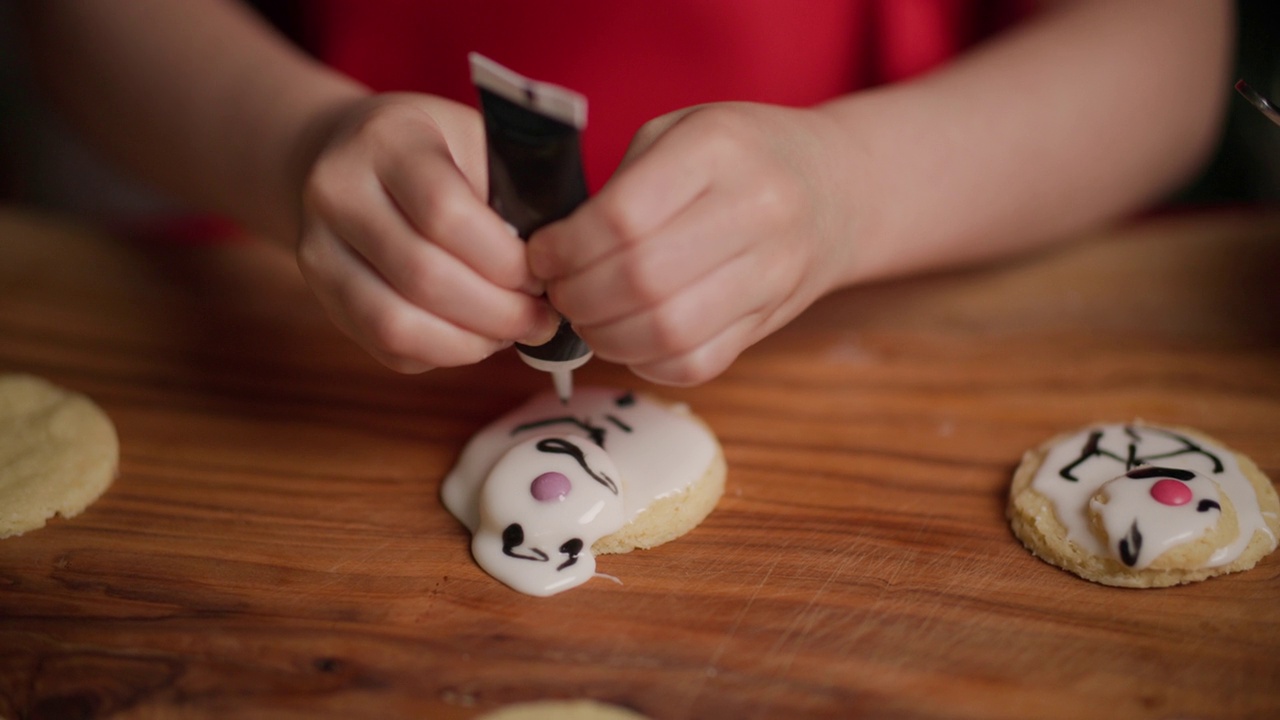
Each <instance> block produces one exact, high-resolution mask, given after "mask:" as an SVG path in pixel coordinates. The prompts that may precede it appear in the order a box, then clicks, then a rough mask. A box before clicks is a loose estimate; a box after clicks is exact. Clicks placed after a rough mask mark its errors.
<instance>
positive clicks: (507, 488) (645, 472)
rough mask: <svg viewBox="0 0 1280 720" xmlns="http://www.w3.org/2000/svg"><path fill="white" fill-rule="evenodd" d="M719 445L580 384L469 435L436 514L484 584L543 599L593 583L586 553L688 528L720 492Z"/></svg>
mask: <svg viewBox="0 0 1280 720" xmlns="http://www.w3.org/2000/svg"><path fill="white" fill-rule="evenodd" d="M724 477H725V464H724V455H723V453H722V452H721V449H720V444H719V443H718V442H717V441H716V438H715V436H714V435H713V434H712V433H711V431H710V429H708V428H707V426H706V425H704V424H703V423H702V422H701V421H700V420H698V419H697V418H696V417H695V416H694V415H693V414H692V413H691V412H690V411H689V410H688V409H687V408H686V407H684V406H682V405H669V404H665V403H662V402H659V401H657V400H655V399H653V398H650V397H648V396H644V395H637V394H634V393H630V392H627V391H624V390H616V389H611V388H600V387H588V388H581V389H579V390H577V391H575V392H574V394H573V398H572V399H571V400H570V401H569V403H568V404H562V403H561V402H560V400H559V398H557V397H556V396H555V395H554V394H553V393H550V392H548V393H545V394H542V395H538V396H535V397H534V398H533V399H531V400H530V401H529V402H528V403H526V404H525V405H524V406H522V407H520V408H517V409H516V410H514V411H512V412H511V413H508V414H507V415H505V416H503V417H502V418H500V419H498V420H497V421H496V422H494V423H493V424H491V425H489V426H488V427H486V428H484V429H483V430H481V431H480V432H479V433H478V434H477V435H476V436H475V437H474V438H472V439H471V441H470V442H469V443H468V444H467V446H466V448H464V449H463V452H462V455H461V457H460V458H459V460H458V463H457V465H456V466H455V467H454V469H453V470H452V471H451V472H450V473H449V475H448V476H447V477H446V478H445V480H444V484H443V486H442V488H441V497H442V499H443V501H444V504H445V506H446V507H447V508H448V509H449V511H450V512H451V513H453V515H454V516H455V517H457V518H458V520H459V521H461V522H462V524H463V525H465V526H466V527H467V529H468V530H470V531H471V533H472V545H471V548H472V555H473V557H474V558H475V560H476V562H477V563H478V564H479V565H480V566H481V567H482V568H484V569H485V571H486V572H488V573H489V574H490V575H492V576H493V577H495V578H497V579H498V580H500V581H502V582H503V583H506V584H507V585H509V586H511V587H512V588H514V589H516V590H519V591H520V592H524V593H527V594H530V595H542V596H545V595H552V594H555V593H558V592H563V591H564V590H568V589H570V588H572V587H576V586H577V585H580V584H582V583H584V582H586V581H587V580H590V579H591V578H592V577H593V576H594V575H595V567H596V565H595V555H598V554H608V553H625V552H629V551H631V550H633V549H636V548H651V547H655V546H657V545H661V544H662V543H665V542H668V541H670V540H673V539H675V538H677V537H679V536H681V535H683V534H685V533H686V532H688V531H689V530H692V529H693V528H694V527H696V526H697V525H698V524H699V523H701V522H702V520H703V519H704V518H706V516H707V515H708V514H709V513H710V512H711V510H712V509H713V508H714V507H715V504H716V502H717V501H718V500H719V499H720V496H721V495H722V494H723V492H724Z"/></svg>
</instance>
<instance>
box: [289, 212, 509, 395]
mask: <svg viewBox="0 0 1280 720" xmlns="http://www.w3.org/2000/svg"><path fill="white" fill-rule="evenodd" d="M298 261H299V267H300V268H301V270H302V272H303V275H304V277H306V279H307V282H308V284H309V285H310V286H311V288H312V290H313V292H314V293H315V295H316V297H317V299H318V300H319V302H320V304H321V307H323V308H324V310H325V312H326V313H327V314H328V315H329V317H330V319H331V320H332V321H333V322H334V324H335V325H337V326H338V327H339V328H340V329H341V330H342V331H343V332H345V333H346V334H347V335H348V336H349V337H351V338H352V339H353V340H355V341H356V343H357V344H359V345H360V346H361V347H363V348H364V349H365V350H366V351H368V352H369V353H370V354H371V355H373V356H374V357H375V358H377V359H378V360H379V361H380V362H382V363H383V364H385V365H387V366H388V367H390V368H392V369H394V370H398V371H400V372H421V371H423V370H427V369H430V368H432V367H453V366H458V365H466V364H470V363H474V362H478V361H480V360H482V359H484V358H485V357H488V356H489V355H491V354H492V353H494V352H496V351H497V350H499V349H501V348H502V347H504V346H505V345H506V344H507V343H505V342H502V341H498V340H492V339H489V338H486V337H484V336H481V335H478V334H476V333H473V332H469V331H467V330H464V329H462V328H459V327H457V326H455V325H453V324H451V323H449V322H447V321H445V320H443V319H441V318H439V317H435V316H432V315H430V314H428V313H425V312H423V311H422V310H420V309H419V308H417V307H416V306H414V305H413V304H411V303H409V302H408V301H407V300H405V299H404V298H403V297H401V296H400V295H399V294H398V293H396V292H395V291H394V290H392V289H391V288H390V287H389V286H387V284H386V283H385V281H384V280H383V279H382V277H381V276H380V275H379V274H378V273H377V272H375V271H374V270H373V268H372V267H370V266H369V265H368V264H367V263H365V261H364V259H363V258H361V257H360V256H359V255H358V254H356V253H355V252H354V251H352V250H351V249H350V247H348V246H347V245H346V243H344V242H342V241H341V240H339V239H338V238H337V237H336V236H335V235H333V233H332V232H330V231H329V230H328V229H326V228H322V227H312V228H309V229H308V232H307V233H306V235H305V236H304V240H303V242H302V243H301V244H300V245H299V257H298Z"/></svg>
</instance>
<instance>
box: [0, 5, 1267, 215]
mask: <svg viewBox="0 0 1280 720" xmlns="http://www.w3.org/2000/svg"><path fill="white" fill-rule="evenodd" d="M53 1H56V0H53ZM257 4H258V5H259V7H260V9H262V10H263V11H264V12H265V13H266V14H267V15H268V16H269V19H272V20H273V22H277V24H281V23H283V22H285V16H284V15H282V14H277V13H276V12H274V10H275V9H278V8H279V7H282V6H283V4H282V3H278V2H270V1H269V0H268V1H265V2H259V3H257ZM1236 4H1237V6H1238V10H1239V13H1238V47H1237V60H1236V65H1237V68H1236V72H1235V74H1234V75H1233V77H1234V78H1244V79H1245V80H1246V81H1247V82H1248V83H1249V84H1250V85H1252V86H1253V87H1254V88H1255V89H1257V90H1258V91H1259V92H1262V93H1263V94H1264V95H1266V96H1268V97H1270V98H1272V99H1273V100H1275V101H1277V102H1280V2H1276V0H1237V3H1236ZM284 29H285V30H289V29H290V28H287V27H286V28H284ZM1229 104H1230V108H1229V113H1228V119H1227V124H1226V128H1225V131H1224V133H1223V136H1222V138H1221V141H1220V144H1219V148H1218V151H1217V154H1216V156H1215V158H1214V160H1213V161H1212V162H1211V163H1210V164H1209V165H1208V167H1207V168H1206V169H1205V170H1204V171H1203V172H1202V173H1201V174H1200V176H1199V177H1197V178H1196V179H1195V180H1194V181H1193V182H1191V183H1189V184H1188V185H1187V187H1185V188H1183V189H1182V190H1181V191H1180V192H1179V193H1178V194H1177V195H1176V196H1175V197H1173V198H1171V199H1170V200H1171V202H1173V203H1175V204H1196V205H1204V204H1210V205H1212V204H1239V203H1267V204H1278V203H1280V127H1277V126H1276V125H1274V124H1272V123H1271V122H1270V121H1268V120H1267V119H1266V118H1265V117H1264V116H1263V115H1262V114H1261V113H1259V112H1258V111H1257V110H1256V109H1254V108H1253V107H1252V106H1251V105H1250V104H1249V103H1248V102H1246V101H1245V100H1244V98H1242V97H1240V96H1239V95H1238V94H1236V93H1234V92H1233V93H1232V95H1231V97H1230V99H1229ZM1176 112H1178V108H1176V107H1166V108H1152V121H1153V122H1158V121H1159V117H1160V115H1161V114H1164V113H1176ZM0 202H10V203H13V202H17V203H24V204H28V205H33V206H38V207H43V208H47V209H51V210H55V211H59V212H65V213H71V214H74V215H78V216H82V217H85V218H86V219H89V220H94V221H103V222H110V223H112V224H120V223H121V222H123V223H124V224H126V225H128V224H130V220H131V219H138V218H152V219H154V218H156V217H161V218H163V217H166V216H172V217H177V216H178V215H179V214H180V209H179V208H177V207H175V206H174V205H172V204H171V203H169V202H168V201H166V200H165V199H163V198H162V197H161V196H159V195H158V194H156V193H153V192H151V191H149V190H148V189H147V188H145V187H142V186H141V185H138V184H137V183H134V182H132V181H130V180H128V179H126V178H123V177H121V176H119V175H117V174H116V173H115V172H113V171H112V170H111V169H110V168H109V167H107V166H106V165H105V164H103V163H102V162H100V161H99V160H98V159H97V158H95V157H94V154H93V153H92V152H91V151H90V150H89V149H88V148H86V147H85V146H84V145H82V144H81V143H80V142H78V141H77V139H76V137H75V134H74V133H73V132H71V130H70V129H69V128H67V127H66V126H65V125H64V124H63V123H62V122H61V121H60V120H59V119H58V117H57V116H56V115H55V114H54V113H53V112H52V111H51V110H50V109H49V108H47V107H45V106H44V105H42V104H41V102H40V101H39V98H38V95H37V94H36V93H35V91H34V89H33V88H32V86H31V82H30V78H29V75H28V73H27V70H26V66H25V63H24V59H23V56H22V42H21V37H20V34H19V31H18V29H17V27H16V19H15V10H14V7H13V0H0Z"/></svg>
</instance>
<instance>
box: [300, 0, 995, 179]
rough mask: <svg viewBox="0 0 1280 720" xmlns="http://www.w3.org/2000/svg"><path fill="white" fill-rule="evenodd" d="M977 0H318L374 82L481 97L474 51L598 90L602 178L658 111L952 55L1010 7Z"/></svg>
mask: <svg viewBox="0 0 1280 720" xmlns="http://www.w3.org/2000/svg"><path fill="white" fill-rule="evenodd" d="M1011 2H1012V3H1017V2H1018V0H1005V2H1000V3H991V2H988V3H983V2H978V1H977V0H556V1H554V2H551V1H548V2H539V1H537V0H455V1H454V2H445V1H441V0H435V1H433V0H312V1H311V2H308V3H306V4H305V5H304V8H305V9H306V11H307V12H308V16H309V17H308V25H307V30H306V33H307V36H308V43H309V45H310V46H311V49H312V50H313V52H315V53H316V54H317V55H318V56H319V57H320V58H321V59H323V60H324V61H326V62H328V63H329V64H331V65H332V66H334V67H336V68H337V69H339V70H341V71H343V72H345V73H347V74H349V75H351V76H352V77H355V78H357V79H359V80H360V81H362V82H364V83H366V84H367V85H369V86H370V87H371V88H373V89H374V90H378V91H390V90H413V91H422V92H431V93H435V94H440V95H444V96H446V97H451V98H454V99H456V100H461V101H463V102H467V103H469V104H472V105H474V104H475V91H474V89H473V88H472V87H471V84H470V80H469V75H468V66H467V62H466V55H467V53H468V52H470V51H473V50H474V51H478V52H480V53H483V54H484V55H487V56H489V57H491V58H493V59H494V60H497V61H498V62H500V63H503V64H505V65H507V66H509V67H510V68H512V69H513V70H515V71H517V72H520V73H522V74H525V75H527V76H529V77H532V78H535V79H538V80H545V81H548V82H553V83H557V84H560V85H564V86H566V87H570V88H573V89H574V90H577V91H579V92H581V93H583V94H585V95H586V96H587V97H588V99H589V101H590V109H589V112H588V116H589V120H588V128H587V131H586V132H585V133H584V138H583V153H584V155H585V158H586V164H587V175H588V180H589V182H590V184H591V185H592V187H593V188H594V187H598V186H599V185H600V184H601V183H602V182H603V181H604V180H605V179H607V177H608V176H609V174H610V173H612V171H613V169H614V168H615V167H616V166H617V163H618V161H619V160H620V159H621V157H622V155H623V153H624V152H625V150H626V147H627V144H628V143H629V141H630V139H631V136H632V135H633V134H634V133H635V131H636V130H637V129H638V128H639V127H640V126H641V124H643V123H644V122H645V121H646V120H649V119H651V118H653V117H656V116H658V115H661V114H663V113H666V112H669V111H671V110H676V109H678V108H682V107H686V106H690V105H695V104H698V103H706V102H713V101H720V100H750V101H757V102H770V103H778V104H784V105H792V106H806V105H811V104H814V103H817V102H820V101H822V100H826V99H829V98H832V97H834V96H837V95H840V94H844V93H847V92H850V91H852V90H856V89H859V88H864V87H868V86H871V85H875V84H879V83H883V82H892V81H895V80H900V79H904V78H906V77H910V76H912V75H914V74H917V73H920V72H924V71H926V70H928V69H930V68H932V67H934V66H936V65H938V64H939V63H942V62H945V61H946V60H947V59H949V58H951V57H953V56H954V55H956V54H957V53H959V52H960V51H961V50H963V49H964V48H966V47H967V46H969V45H971V44H973V43H974V42H976V41H977V40H979V39H980V38H981V37H982V36H984V35H985V34H987V33H988V32H989V31H990V30H992V29H993V28H994V27H995V26H996V25H997V24H999V23H1000V22H1001V21H1003V20H1004V19H1005V17H1006V16H1008V15H1010V14H1011V13H1010V12H1009V11H1008V10H1007V6H1009V5H1010V3H1011Z"/></svg>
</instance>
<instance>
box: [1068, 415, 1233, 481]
mask: <svg viewBox="0 0 1280 720" xmlns="http://www.w3.org/2000/svg"><path fill="white" fill-rule="evenodd" d="M1143 429H1144V430H1146V431H1149V432H1152V433H1156V434H1159V435H1163V436H1165V437H1167V438H1171V439H1173V440H1176V441H1178V442H1180V443H1182V445H1183V447H1182V448H1181V449H1179V450H1172V451H1169V452H1166V453H1160V454H1158V455H1138V454H1137V444H1136V442H1130V443H1129V445H1128V457H1123V458H1122V457H1120V456H1119V455H1116V454H1115V453H1113V452H1111V451H1109V450H1107V449H1106V448H1103V447H1102V445H1101V441H1102V436H1103V431H1101V430H1093V431H1092V432H1090V433H1089V437H1088V439H1087V440H1085V443H1084V447H1083V448H1081V450H1080V455H1079V457H1077V458H1076V459H1075V460H1073V461H1071V462H1070V463H1068V464H1067V465H1065V466H1064V467H1063V468H1062V469H1060V470H1058V475H1059V476H1060V477H1061V478H1063V479H1064V480H1069V481H1070V482H1079V481H1080V478H1078V477H1076V476H1075V474H1074V473H1075V470H1076V468H1078V467H1080V466H1081V465H1083V464H1084V463H1085V462H1087V461H1088V460H1089V459H1090V458H1093V457H1108V458H1111V459H1112V460H1115V461H1117V462H1121V463H1124V465H1125V468H1126V469H1128V470H1132V469H1133V468H1135V467H1138V466H1140V465H1149V464H1151V463H1152V462H1153V461H1155V460H1165V459H1168V458H1172V457H1178V456H1181V455H1186V454H1189V453H1190V454H1199V455H1204V456H1205V457H1206V458H1208V459H1209V460H1210V461H1211V462H1213V472H1214V474H1217V473H1220V472H1222V471H1223V469H1224V466H1223V464H1222V460H1221V459H1220V458H1219V457H1218V456H1217V455H1214V454H1213V453H1211V452H1209V451H1208V450H1205V449H1204V448H1202V447H1200V445H1198V444H1196V443H1195V442H1193V441H1192V440H1191V439H1190V438H1187V437H1183V436H1182V435H1179V434H1178V433H1175V432H1172V431H1170V430H1165V429H1163V428H1156V427H1146V426H1144V427H1143ZM1124 432H1125V434H1126V435H1128V436H1129V437H1130V438H1133V439H1136V440H1137V441H1139V442H1140V441H1141V433H1139V432H1138V431H1137V429H1136V428H1134V427H1133V426H1131V425H1126V426H1125V427H1124Z"/></svg>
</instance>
